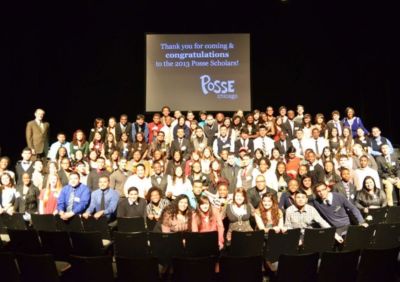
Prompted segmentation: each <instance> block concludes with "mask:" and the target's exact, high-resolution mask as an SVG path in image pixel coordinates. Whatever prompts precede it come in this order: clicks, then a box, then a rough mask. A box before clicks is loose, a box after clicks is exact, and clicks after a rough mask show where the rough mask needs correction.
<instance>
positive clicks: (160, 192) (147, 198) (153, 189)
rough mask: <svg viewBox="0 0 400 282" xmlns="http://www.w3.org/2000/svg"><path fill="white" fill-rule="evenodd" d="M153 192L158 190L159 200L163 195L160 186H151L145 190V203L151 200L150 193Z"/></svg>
mask: <svg viewBox="0 0 400 282" xmlns="http://www.w3.org/2000/svg"><path fill="white" fill-rule="evenodd" d="M153 192H158V194H159V195H160V200H161V198H162V197H163V192H162V190H161V189H160V188H158V187H154V186H153V187H151V188H150V189H149V190H148V191H147V194H146V201H147V203H150V202H151V193H153Z"/></svg>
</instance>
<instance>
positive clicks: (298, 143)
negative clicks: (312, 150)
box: [292, 129, 310, 159]
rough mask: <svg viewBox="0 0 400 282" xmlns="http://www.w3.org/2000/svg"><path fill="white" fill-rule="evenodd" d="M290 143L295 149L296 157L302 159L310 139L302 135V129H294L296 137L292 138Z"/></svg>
mask: <svg viewBox="0 0 400 282" xmlns="http://www.w3.org/2000/svg"><path fill="white" fill-rule="evenodd" d="M292 145H293V147H294V148H295V149H296V157H298V158H300V159H304V154H305V152H306V150H307V149H308V148H309V146H310V139H309V138H306V137H304V132H303V129H298V130H297V131H296V138H294V139H293V140H292Z"/></svg>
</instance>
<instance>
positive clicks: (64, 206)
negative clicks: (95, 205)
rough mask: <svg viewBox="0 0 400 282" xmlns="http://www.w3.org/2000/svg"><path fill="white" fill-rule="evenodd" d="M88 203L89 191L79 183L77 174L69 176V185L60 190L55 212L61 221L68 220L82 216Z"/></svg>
mask: <svg viewBox="0 0 400 282" xmlns="http://www.w3.org/2000/svg"><path fill="white" fill-rule="evenodd" d="M89 202H90V189H89V187H87V186H86V185H84V184H82V183H81V182H80V176H79V174H78V173H77V172H71V173H70V174H69V184H68V185H66V186H64V188H63V189H62V190H61V193H60V196H59V197H58V201H57V210H58V214H59V215H60V218H61V219H62V220H69V219H70V218H71V217H73V216H74V215H76V214H82V213H84V212H85V210H86V209H87V207H88V205H89Z"/></svg>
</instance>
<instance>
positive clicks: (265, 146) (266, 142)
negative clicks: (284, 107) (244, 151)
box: [254, 125, 275, 157]
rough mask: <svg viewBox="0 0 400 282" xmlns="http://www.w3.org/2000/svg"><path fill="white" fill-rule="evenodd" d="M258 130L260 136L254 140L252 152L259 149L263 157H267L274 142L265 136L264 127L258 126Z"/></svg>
mask: <svg viewBox="0 0 400 282" xmlns="http://www.w3.org/2000/svg"><path fill="white" fill-rule="evenodd" d="M258 130H259V131H258V132H259V134H260V135H259V136H258V137H257V138H256V139H254V151H255V150H257V149H261V150H262V151H263V152H264V155H265V156H267V157H269V154H270V153H271V150H272V149H273V148H274V147H275V144H274V140H272V138H270V137H268V136H267V128H266V127H265V125H260V126H259V128H258Z"/></svg>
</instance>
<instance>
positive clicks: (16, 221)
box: [0, 213, 28, 230]
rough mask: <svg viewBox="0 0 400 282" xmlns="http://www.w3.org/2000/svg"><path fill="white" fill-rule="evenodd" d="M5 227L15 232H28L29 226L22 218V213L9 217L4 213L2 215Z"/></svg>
mask: <svg viewBox="0 0 400 282" xmlns="http://www.w3.org/2000/svg"><path fill="white" fill-rule="evenodd" d="M0 216H1V219H2V222H3V225H4V226H6V227H7V229H14V230H27V229H28V226H27V224H26V222H25V220H24V218H23V216H22V213H14V214H13V215H9V214H7V213H3V214H1V215H0Z"/></svg>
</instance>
